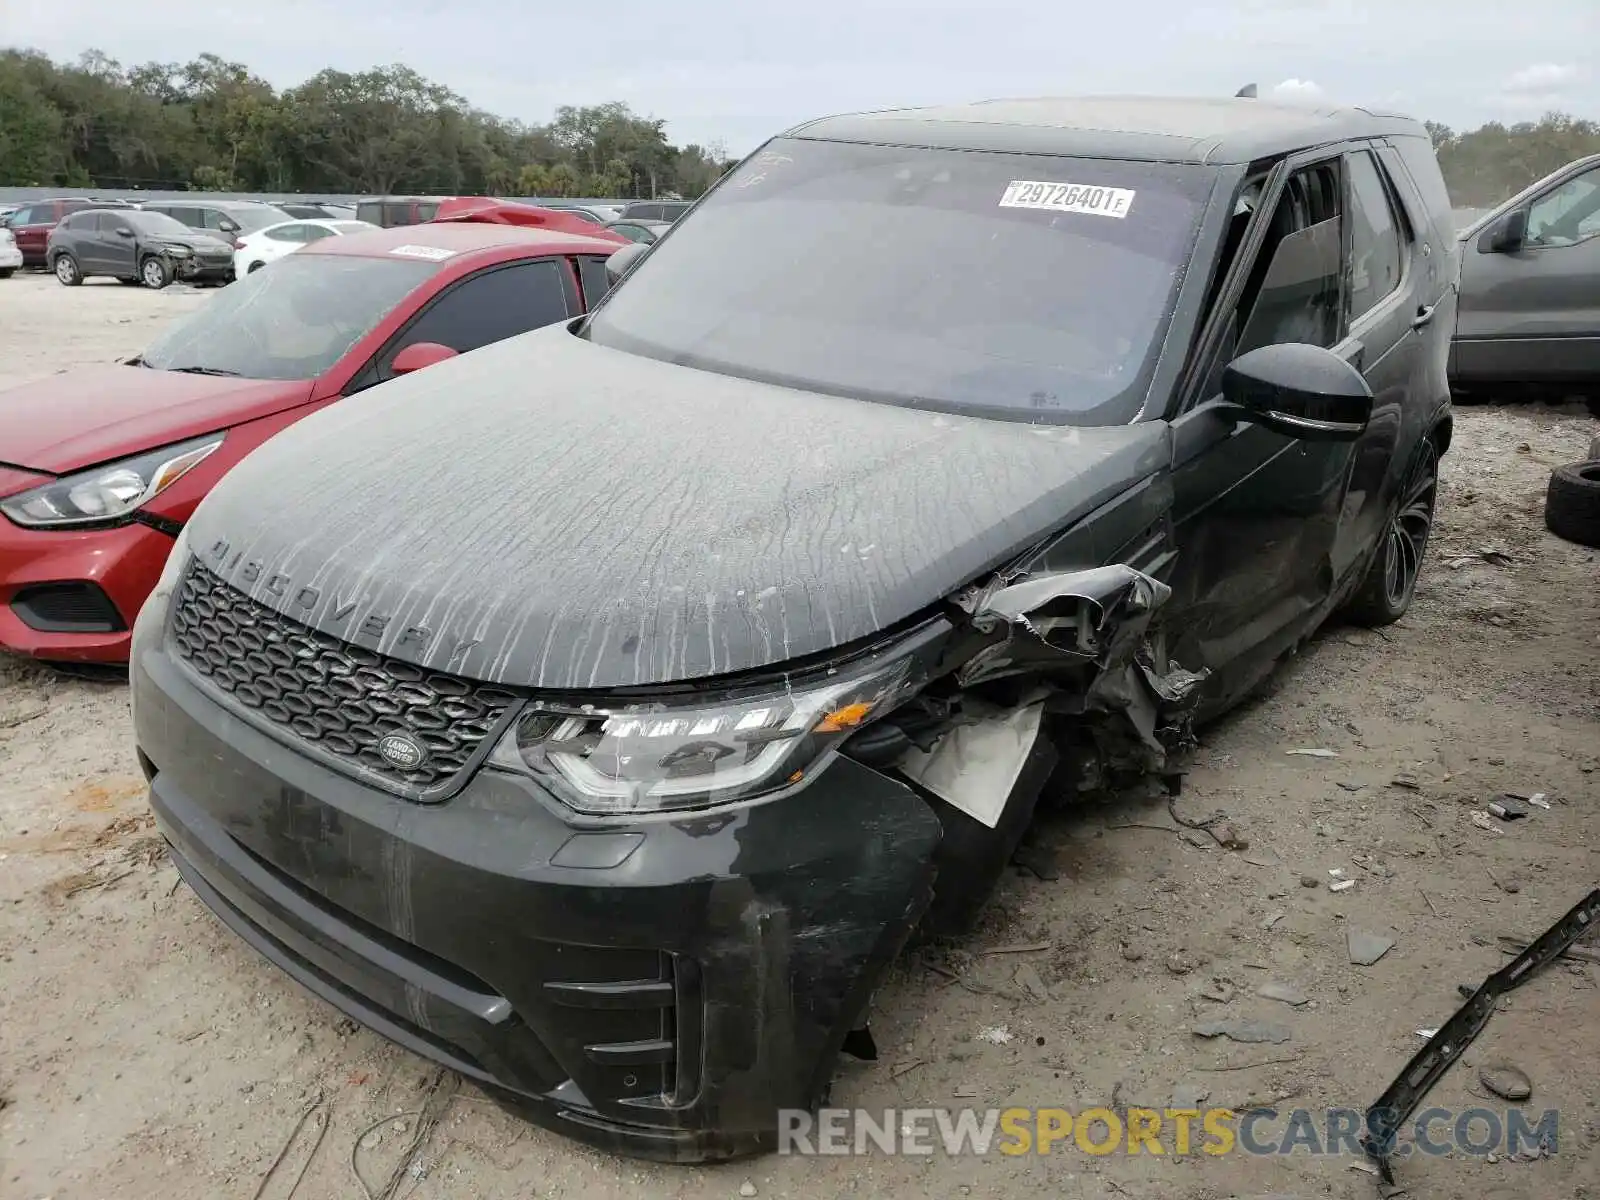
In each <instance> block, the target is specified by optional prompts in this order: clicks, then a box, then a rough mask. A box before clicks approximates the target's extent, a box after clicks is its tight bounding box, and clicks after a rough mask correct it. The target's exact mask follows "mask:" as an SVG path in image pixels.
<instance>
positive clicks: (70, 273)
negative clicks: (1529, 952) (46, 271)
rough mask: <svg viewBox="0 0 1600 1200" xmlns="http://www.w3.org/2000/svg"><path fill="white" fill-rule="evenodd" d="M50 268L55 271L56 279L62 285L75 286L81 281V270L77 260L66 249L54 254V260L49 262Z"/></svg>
mask: <svg viewBox="0 0 1600 1200" xmlns="http://www.w3.org/2000/svg"><path fill="white" fill-rule="evenodd" d="M50 269H51V270H52V271H54V272H55V275H56V280H57V281H58V282H59V283H60V284H61V286H62V287H77V286H78V285H79V284H80V283H82V282H83V272H82V271H81V270H79V268H78V260H77V259H75V258H73V257H72V255H70V254H68V253H66V251H62V252H61V253H60V254H58V255H56V260H55V262H53V263H51V264H50Z"/></svg>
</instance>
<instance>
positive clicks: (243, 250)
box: [233, 220, 378, 277]
mask: <svg viewBox="0 0 1600 1200" xmlns="http://www.w3.org/2000/svg"><path fill="white" fill-rule="evenodd" d="M376 228H378V227H377V226H376V225H371V224H368V223H367V222H366V221H310V220H306V221H280V222H278V223H277V224H276V225H268V226H267V227H266V228H265V229H257V230H256V231H254V232H253V233H247V234H243V235H241V236H239V237H237V238H235V239H234V242H233V273H234V276H235V277H238V276H241V275H248V274H249V273H250V272H251V271H259V270H260V269H261V268H262V267H264V266H266V265H267V264H268V263H269V262H275V261H277V260H278V259H280V258H282V257H283V256H284V255H285V254H289V253H291V252H292V251H295V250H298V249H300V247H301V246H304V245H306V244H308V243H310V242H317V241H321V240H322V239H323V238H325V237H342V236H344V235H345V234H347V233H371V232H372V231H373V230H374V229H376Z"/></svg>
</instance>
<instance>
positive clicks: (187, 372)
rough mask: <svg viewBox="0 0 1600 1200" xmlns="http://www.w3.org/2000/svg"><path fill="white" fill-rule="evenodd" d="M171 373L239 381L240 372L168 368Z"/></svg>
mask: <svg viewBox="0 0 1600 1200" xmlns="http://www.w3.org/2000/svg"><path fill="white" fill-rule="evenodd" d="M166 369H167V370H169V371H176V372H177V373H178V374H180V375H228V376H232V377H233V378H235V379H237V378H238V377H239V372H238V371H225V370H223V369H222V368H221V367H168V368H166Z"/></svg>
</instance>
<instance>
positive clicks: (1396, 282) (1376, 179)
mask: <svg viewBox="0 0 1600 1200" xmlns="http://www.w3.org/2000/svg"><path fill="white" fill-rule="evenodd" d="M1348 170H1349V172H1350V318H1351V320H1354V319H1355V318H1357V317H1359V316H1361V315H1362V314H1363V313H1367V312H1371V311H1372V309H1374V308H1375V307H1377V305H1378V304H1379V303H1381V302H1382V301H1383V299H1384V298H1385V297H1387V296H1388V295H1389V294H1390V293H1391V292H1393V291H1394V290H1395V288H1397V287H1399V286H1400V271H1401V238H1400V223H1399V221H1398V219H1397V218H1396V216H1395V211H1394V206H1393V204H1392V203H1391V202H1390V200H1389V191H1388V189H1387V188H1386V187H1385V186H1384V182H1383V176H1382V175H1380V174H1379V173H1378V164H1377V161H1376V160H1375V159H1374V158H1373V157H1372V155H1371V154H1370V153H1369V152H1367V151H1365V150H1363V151H1361V152H1360V153H1359V154H1352V155H1351V156H1350V159H1349V163H1348Z"/></svg>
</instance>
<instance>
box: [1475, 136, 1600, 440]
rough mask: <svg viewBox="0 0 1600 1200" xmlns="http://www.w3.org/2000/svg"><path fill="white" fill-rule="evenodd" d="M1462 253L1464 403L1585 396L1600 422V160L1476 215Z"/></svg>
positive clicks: (1573, 165) (1575, 166)
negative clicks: (1487, 397) (1515, 396)
mask: <svg viewBox="0 0 1600 1200" xmlns="http://www.w3.org/2000/svg"><path fill="white" fill-rule="evenodd" d="M1460 253H1461V301H1460V311H1459V314H1458V316H1457V318H1456V329H1455V341H1454V344H1453V346H1452V349H1451V356H1450V382H1451V386H1452V387H1453V388H1454V389H1455V391H1456V394H1457V396H1458V397H1459V398H1462V399H1470V398H1472V397H1473V396H1475V395H1482V394H1496V393H1507V392H1510V393H1518V392H1524V393H1527V392H1533V393H1538V392H1544V393H1549V394H1556V395H1560V394H1564V393H1567V392H1585V393H1587V395H1588V397H1589V403H1590V406H1591V407H1592V408H1593V409H1594V410H1595V411H1596V413H1597V415H1600V154H1595V155H1590V156H1589V157H1587V158H1580V159H1577V160H1575V161H1574V162H1570V163H1568V164H1567V165H1566V166H1564V167H1562V168H1561V169H1560V170H1559V171H1556V172H1554V173H1552V174H1550V175H1547V176H1546V177H1545V178H1543V179H1541V180H1539V182H1537V183H1535V184H1533V185H1532V186H1531V187H1528V188H1525V189H1524V190H1523V191H1521V192H1519V193H1518V194H1517V195H1515V196H1513V197H1512V198H1511V199H1509V200H1507V201H1506V202H1505V203H1504V204H1502V205H1500V206H1499V207H1498V208H1495V209H1492V210H1491V211H1490V212H1488V213H1487V214H1485V215H1484V216H1482V217H1479V218H1478V220H1476V221H1475V222H1473V223H1472V224H1471V225H1469V226H1468V227H1467V228H1466V229H1465V230H1464V231H1463V233H1462V236H1461V244H1460Z"/></svg>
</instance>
